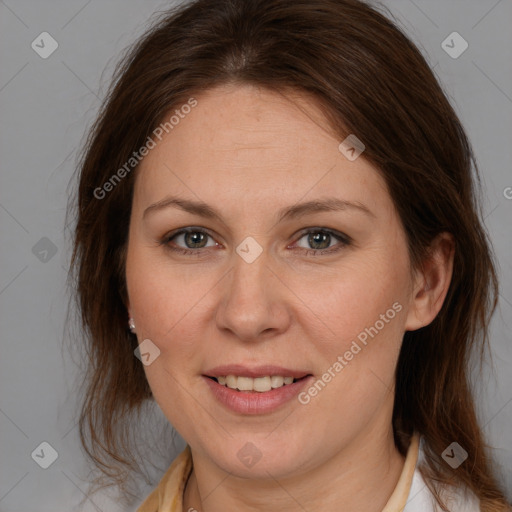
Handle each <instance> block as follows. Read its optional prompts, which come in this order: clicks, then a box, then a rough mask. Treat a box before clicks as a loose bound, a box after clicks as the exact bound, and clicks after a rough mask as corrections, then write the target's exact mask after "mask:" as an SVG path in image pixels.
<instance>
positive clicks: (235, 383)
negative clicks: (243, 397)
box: [217, 375, 294, 393]
mask: <svg viewBox="0 0 512 512" xmlns="http://www.w3.org/2000/svg"><path fill="white" fill-rule="evenodd" d="M293 380H294V379H293V377H282V376H280V375H272V376H268V377H257V378H256V379H252V378H251V377H237V376H236V375H226V376H225V377H224V376H222V377H217V382H218V383H219V384H221V385H223V386H227V387H228V388H230V389H237V390H239V391H258V392H259V393H264V392H266V391H270V390H271V389H276V388H280V387H282V386H286V385H288V384H291V383H292V382H293Z"/></svg>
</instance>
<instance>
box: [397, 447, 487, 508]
mask: <svg viewBox="0 0 512 512" xmlns="http://www.w3.org/2000/svg"><path fill="white" fill-rule="evenodd" d="M423 460H424V453H423V439H421V441H420V449H419V453H418V461H417V464H416V468H415V470H414V474H413V479H412V484H411V488H410V492H409V497H408V499H407V503H406V505H405V508H404V509H403V512H438V511H441V507H440V506H439V505H438V504H437V502H436V500H435V498H434V495H433V493H432V492H431V490H430V489H429V487H428V486H427V484H426V483H425V480H424V478H423V476H422V475H421V473H420V471H419V469H418V466H419V465H420V463H421V462H423ZM441 498H442V499H443V501H444V503H445V504H446V507H447V510H449V511H450V512H480V501H479V500H478V498H477V496H475V494H474V493H473V492H471V491H470V490H469V489H467V488H465V487H463V486H460V487H444V488H443V490H442V492H441Z"/></svg>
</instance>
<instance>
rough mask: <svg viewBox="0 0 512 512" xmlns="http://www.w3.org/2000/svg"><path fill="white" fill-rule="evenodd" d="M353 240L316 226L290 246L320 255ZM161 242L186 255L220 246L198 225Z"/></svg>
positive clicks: (337, 249)
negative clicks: (294, 245)
mask: <svg viewBox="0 0 512 512" xmlns="http://www.w3.org/2000/svg"><path fill="white" fill-rule="evenodd" d="M208 238H211V239H212V243H211V244H210V245H208ZM303 239H305V242H304V243H305V244H306V246H304V245H301V244H300V242H301V240H303ZM351 241H352V240H351V238H350V237H349V236H347V235H345V234H343V233H339V232H335V231H333V230H330V229H323V228H314V229H309V230H308V231H305V232H303V234H302V236H301V237H300V238H299V239H298V240H297V242H295V244H296V245H297V247H293V246H289V247H291V248H292V249H293V250H296V249H297V248H299V249H305V250H306V255H308V256H309V255H312V256H318V255H322V254H331V253H334V252H337V251H339V250H341V249H343V247H345V246H347V245H350V243H351ZM333 242H334V244H333ZM336 242H337V243H336ZM160 244H161V245H164V246H165V247H166V248H167V249H168V250H170V251H173V252H178V253H180V254H186V255H192V254H195V255H201V254H202V252H203V251H202V249H208V248H211V247H219V246H220V244H219V243H217V242H215V241H214V240H213V237H212V236H211V235H210V234H209V233H208V232H207V231H205V230H204V229H202V228H196V227H189V228H185V229H180V230H179V231H176V232H175V233H170V234H168V235H166V236H165V237H164V238H163V239H162V240H161V242H160ZM332 244H333V245H332Z"/></svg>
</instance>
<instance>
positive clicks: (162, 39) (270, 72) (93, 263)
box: [72, 0, 507, 512]
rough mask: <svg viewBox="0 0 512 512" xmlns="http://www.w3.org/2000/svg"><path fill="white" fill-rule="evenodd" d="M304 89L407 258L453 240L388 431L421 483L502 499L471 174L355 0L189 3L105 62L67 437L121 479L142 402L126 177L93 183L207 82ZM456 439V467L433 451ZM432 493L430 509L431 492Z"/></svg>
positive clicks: (486, 253)
mask: <svg viewBox="0 0 512 512" xmlns="http://www.w3.org/2000/svg"><path fill="white" fill-rule="evenodd" d="M226 83H234V84H237V83H240V84H246V83H248V84H255V85H259V86H262V87H266V88H268V89H270V90H274V91H276V92H283V91H285V90H295V91H300V92H303V93H307V94H309V95H310V97H311V98H313V99H314V100H315V101H316V102H317V103H318V104H319V105H320V107H321V108H322V111H323V112H324V113H325V116H326V117H327V119H328V120H329V122H330V123H331V125H332V127H333V129H334V130H335V131H336V133H337V135H338V137H339V140H340V141H341V140H343V139H344V138H345V137H346V136H347V135H348V134H349V133H353V134H355V135H356V136H357V137H358V138H359V139H361V140H362V141H363V142H364V143H365V145H366V150H365V153H364V155H363V156H364V157H365V158H366V159H367V160H368V161H369V162H371V163H372V164H374V165H375V166H376V167H377V168H378V169H379V170H380V172H381V173H382V176H383V177H384V178H385V180H386V183H387V185H388V190H389V192H390V194H391V197H392V199H393V201H394V204H395V206H396V208H397V211H398V213H399V216H400V218H401V222H402V224H403V227H404V230H405V233H406V235H407V238H408V244H409V252H410V258H411V262H412V264H413V265H414V267H415V268H419V267H420V266H421V264H422V261H424V259H425V258H426V257H428V247H429V244H430V243H431V242H432V240H433V239H434V237H435V236H436V235H438V234H439V233H441V232H444V231H446V232H450V233H452V234H453V235H454V238H455V243H456V248H455V261H454V270H453V277H452V281H451V285H450V288H449V291H448V295H447V297H446V299H445V301H444V304H443V307H442V309H441V311H440V313H439V314H438V315H437V317H436V318H435V320H434V321H433V322H432V323H431V324H430V325H428V326H426V327H424V328H422V329H419V330H417V331H414V332H406V333H405V336H404V340H403V346H402V348H401V353H400V356H399V360H398V366H397V369H396V398H395V405H394V411H393V427H394V433H395V442H396V445H397V448H398V449H399V450H400V452H401V453H402V454H405V452H406V450H407V446H408V441H409V439H410V435H411V433H412V432H413V430H416V431H418V432H419V433H420V434H422V435H423V437H424V440H425V454H426V459H427V462H428V463H427V464H426V465H425V467H423V468H422V472H423V474H424V475H425V476H426V477H427V481H428V485H429V487H431V489H432V490H433V491H434V492H435V493H437V491H438V489H439V487H438V485H437V484H438V483H445V484H455V485H460V484H465V485H466V486H468V487H469V488H470V489H471V490H472V491H473V492H474V493H475V494H476V495H477V496H478V498H479V499H480V500H481V509H482V510H483V511H488V512H491V511H498V510H505V508H506V507H507V504H506V500H505V498H504V495H503V493H502V491H501V490H500V489H499V485H498V483H497V482H496V479H495V477H494V476H493V471H492V469H491V460H490V458H489V456H488V454H487V451H486V450H487V447H486V446H485V444H484V440H483V435H482V430H481V429H480V427H479V425H478V422H477V418H476V414H475V406H474V400H473V397H472V393H471V390H470V382H469V371H468V370H469V365H470V355H471V354H472V353H473V352H475V353H476V354H477V356H478V357H483V356H484V348H485V347H486V345H487V341H488V339H487V336H488V335H487V332H488V326H489V321H490V318H491V315H492V313H493V312H494V309H495V307H496V302H497V292H498V283H497V278H496V271H495V265H494V262H493V256H492V252H491V249H490V243H489V241H488V239H487V235H486V233H485V231H484V229H483V226H482V223H481V221H480V218H481V209H480V205H479V198H478V196H477V192H478V190H477V189H476V188H475V187H476V186H479V178H478V170H477V167H476V163H475V160H474V157H473V154H472V150H471V147H470V144H469V142H468V139H467V137H466V135H465V133H464V130H463V128H462V126H461V124H460V122H459V120H458V118H457V116H456V114H455V112H454V110H453V109H452V107H451V106H450V104H449V102H448V100H447V98H446V97H445V95H444V93H443V91H442V89H441V87H440V86H439V84H438V82H437V80H436V78H435V76H434V74H433V73H432V71H431V70H430V68H429V66H428V64H427V62H426V61H425V59H424V58H423V57H422V55H421V54H420V52H419V51H418V49H417V48H416V47H415V46H414V45H413V43H412V42H411V41H410V40H409V39H408V38H407V37H406V36H405V35H404V34H403V33H402V31H401V30H400V29H399V28H397V26H396V24H395V23H394V22H392V21H390V19H389V17H388V16H384V15H383V14H381V13H379V12H378V11H376V10H375V8H371V7H369V6H368V5H366V4H365V3H363V2H361V1H358V0H294V1H293V2H290V1H289V0H197V1H194V2H192V3H189V4H185V5H183V6H181V7H178V8H175V9H173V10H172V11H168V12H166V13H164V14H163V16H162V18H161V19H159V20H158V21H157V23H155V24H154V26H153V27H152V28H151V29H150V30H149V31H148V32H147V33H146V34H145V35H144V36H143V37H142V38H141V39H140V40H139V41H138V42H137V43H136V44H135V45H134V46H133V48H132V49H131V50H130V51H129V53H127V54H126V55H125V57H124V59H123V60H122V61H121V63H120V65H119V66H118V68H117V70H116V73H115V77H114V80H113V83H112V86H111V88H110V90H109V92H108V95H107V98H106V100H105V102H104V104H103V106H102V108H101V112H100V115H99V117H98V119H97V121H96V123H95V124H94V126H93V127H92V129H91V131H90V134H89V138H88V140H87V143H86V145H85V147H84V151H83V154H82V159H81V162H80V181H79V189H78V197H77V201H76V206H77V212H76V215H77V224H76V230H75V232H74V248H73V255H72V271H73V270H74V275H73V280H74V282H75V283H76V286H77V297H78V301H77V303H78V306H79V308H80V314H81V326H82V328H83V329H84V333H85V340H86V343H87V345H86V350H87V356H88V358H87V364H88V373H87V376H86V392H85V397H84V401H83V405H82V409H81V415H80V421H79V425H80V437H81V440H82V443H83V446H84V448H85V450H86V451H87V453H88V454H89V456H90V457H92V459H93V460H94V461H95V463H96V464H97V465H98V466H99V467H100V468H101V470H102V472H103V473H104V474H105V475H107V476H108V477H109V478H111V479H112V480H113V481H114V482H115V483H117V484H118V485H122V483H123V481H124V480H125V479H126V477H127V475H128V473H129V472H130V471H129V470H130V469H133V468H135V467H136V466H137V465H136V464H135V459H134V457H133V454H132V447H133V446H132V444H131V441H129V439H130V437H129V435H128V433H129V432H130V425H129V422H126V421H125V419H126V417H127V415H128V414H129V413H130V412H133V411H138V410H140V408H141V406H142V405H143V404H144V403H145V402H146V401H148V399H150V398H151V396H152V395H151V390H150V388H149V385H148V383H147V380H146V378H145V374H144V371H143V368H142V365H141V364H140V362H139V361H138V359H137V358H135V357H134V354H133V350H134V349H135V348H136V346H137V340H136V337H135V335H133V334H131V333H130V332H129V331H128V329H127V311H126V303H127V301H126V299H127V297H126V285H125V254H126V252H125V251H126V244H127V234H128V226H129V219H130V212H131V201H132V194H133V187H134V180H135V172H131V173H127V175H126V177H124V178H123V179H121V180H120V181H119V182H118V183H116V185H115V186H114V187H113V189H112V190H111V191H109V192H108V194H105V195H104V197H102V198H101V199H98V198H97V195H98V194H97V193H96V194H95V191H97V190H98V187H101V186H102V184H104V183H105V182H106V181H108V180H109V178H110V177H111V176H112V175H113V174H114V173H115V172H116V170H117V169H119V168H121V167H122V166H123V165H124V164H125V163H126V162H127V161H128V160H129V158H130V156H131V155H132V154H133V152H134V151H136V150H137V149H138V148H140V147H141V146H143V145H144V143H145V141H146V139H147V138H148V137H149V136H150V135H151V133H152V131H153V130H154V129H155V128H156V127H157V126H158V125H159V123H160V122H161V121H162V119H163V118H164V116H165V115H166V114H168V112H169V111H170V110H171V109H173V108H175V107H176V106H179V105H180V104H183V103H186V102H187V100H188V99H189V98H190V97H191V96H198V95H199V94H200V93H201V91H205V90H207V89H209V88H212V87H214V86H216V85H222V84H226ZM453 441H457V442H458V443H459V444H460V445H461V446H462V447H463V448H464V449H465V450H466V451H467V453H468V459H467V460H466V461H465V462H464V463H463V464H462V465H460V466H459V467H458V468H457V469H456V470H454V469H452V468H451V467H450V466H449V465H448V464H446V463H444V461H443V460H442V458H441V453H442V452H443V451H444V450H445V448H446V447H447V446H448V445H450V444H451V443H452V442H453ZM438 500H439V502H440V504H441V506H442V508H443V510H447V508H446V507H445V506H444V505H442V503H441V501H442V500H441V499H440V498H439V497H438Z"/></svg>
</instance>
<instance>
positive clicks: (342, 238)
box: [159, 227, 352, 257]
mask: <svg viewBox="0 0 512 512" xmlns="http://www.w3.org/2000/svg"><path fill="white" fill-rule="evenodd" d="M187 233H203V234H205V235H207V236H209V237H211V238H213V237H212V236H211V235H210V234H209V233H208V232H207V231H205V230H204V229H201V228H193V227H191V228H187V229H180V230H179V231H176V232H174V233H170V234H168V235H166V236H164V238H162V240H161V241H160V244H159V245H163V246H165V248H166V249H167V250H169V251H173V252H175V253H179V254H184V255H190V256H191V255H195V256H202V254H203V251H204V250H206V249H212V247H202V248H199V249H184V248H183V247H172V246H171V245H169V242H171V241H172V240H173V239H174V238H176V237H178V236H179V235H182V234H187ZM310 233H323V234H328V235H331V236H332V237H334V238H335V239H337V240H339V242H341V243H339V244H337V245H335V246H334V247H329V248H327V249H304V248H301V247H299V249H303V250H304V251H306V256H313V257H315V256H322V255H327V254H334V253H336V252H338V251H340V250H341V249H343V248H344V247H346V246H348V245H350V244H351V243H352V239H351V238H350V237H349V236H347V235H344V234H342V233H338V232H336V231H333V230H330V229H324V228H310V229H308V230H307V231H303V232H302V233H301V235H300V237H299V238H297V240H296V241H299V240H300V239H301V238H303V237H304V236H306V235H308V234H310ZM294 250H296V249H294Z"/></svg>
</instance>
